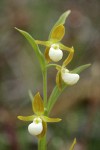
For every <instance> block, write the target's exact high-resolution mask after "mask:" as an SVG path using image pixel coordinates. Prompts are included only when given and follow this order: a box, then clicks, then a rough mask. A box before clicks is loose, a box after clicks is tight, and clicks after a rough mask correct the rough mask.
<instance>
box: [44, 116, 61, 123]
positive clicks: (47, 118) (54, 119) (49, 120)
mask: <svg viewBox="0 0 100 150" xmlns="http://www.w3.org/2000/svg"><path fill="white" fill-rule="evenodd" d="M42 119H43V120H44V122H59V121H61V119H60V118H49V117H47V116H42Z"/></svg>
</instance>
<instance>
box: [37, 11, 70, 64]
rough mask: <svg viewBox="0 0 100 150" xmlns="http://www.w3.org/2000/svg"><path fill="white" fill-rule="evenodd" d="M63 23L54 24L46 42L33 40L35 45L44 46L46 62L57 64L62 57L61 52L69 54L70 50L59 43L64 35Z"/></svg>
mask: <svg viewBox="0 0 100 150" xmlns="http://www.w3.org/2000/svg"><path fill="white" fill-rule="evenodd" d="M69 14H70V11H68V12H67V16H68V15H69ZM63 24H64V23H61V24H60V22H59V24H56V25H55V26H54V27H53V29H52V30H51V33H50V36H49V40H48V41H39V40H35V42H36V43H37V44H40V45H44V46H46V50H45V58H46V60H47V62H50V61H54V62H58V61H59V60H61V59H62V57H63V52H62V50H66V51H68V52H71V48H69V47H67V46H64V45H63V44H62V43H60V41H61V40H62V38H63V37H64V35H65V27H64V25H63Z"/></svg>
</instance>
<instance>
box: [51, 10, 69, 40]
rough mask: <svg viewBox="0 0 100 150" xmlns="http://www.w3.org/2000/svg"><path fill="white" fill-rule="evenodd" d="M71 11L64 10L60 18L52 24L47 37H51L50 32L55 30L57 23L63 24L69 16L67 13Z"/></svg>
mask: <svg viewBox="0 0 100 150" xmlns="http://www.w3.org/2000/svg"><path fill="white" fill-rule="evenodd" d="M70 13H71V11H70V10H68V11H66V12H64V13H63V14H62V15H61V16H60V18H59V19H58V20H57V22H56V23H55V25H54V26H53V28H52V29H51V32H50V35H49V39H50V37H51V34H52V32H53V31H54V30H55V28H56V27H57V26H59V25H63V24H64V23H65V21H66V18H67V17H68V16H69V14H70Z"/></svg>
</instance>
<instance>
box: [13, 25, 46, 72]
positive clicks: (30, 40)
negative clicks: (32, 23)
mask: <svg viewBox="0 0 100 150" xmlns="http://www.w3.org/2000/svg"><path fill="white" fill-rule="evenodd" d="M15 29H16V30H17V31H19V32H20V33H21V34H22V35H23V36H24V37H25V38H26V39H27V40H28V42H29V43H30V45H31V46H32V48H33V49H34V51H35V54H36V56H37V58H38V60H39V63H40V66H41V69H42V70H43V68H44V66H45V59H44V56H43V54H42V53H41V51H40V49H39V47H38V45H37V44H36V42H35V40H34V38H33V37H32V36H31V35H30V34H29V33H28V32H26V31H23V30H20V29H18V28H16V27H15Z"/></svg>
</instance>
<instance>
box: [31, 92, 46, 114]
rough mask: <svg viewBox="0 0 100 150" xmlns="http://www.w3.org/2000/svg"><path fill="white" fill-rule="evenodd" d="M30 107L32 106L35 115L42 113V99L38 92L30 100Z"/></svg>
mask: <svg viewBox="0 0 100 150" xmlns="http://www.w3.org/2000/svg"><path fill="white" fill-rule="evenodd" d="M32 108H33V112H34V113H35V114H36V115H37V116H41V115H42V114H44V105H43V100H42V98H41V96H40V94H39V92H38V93H37V94H36V95H35V96H34V99H33V101H32Z"/></svg>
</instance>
